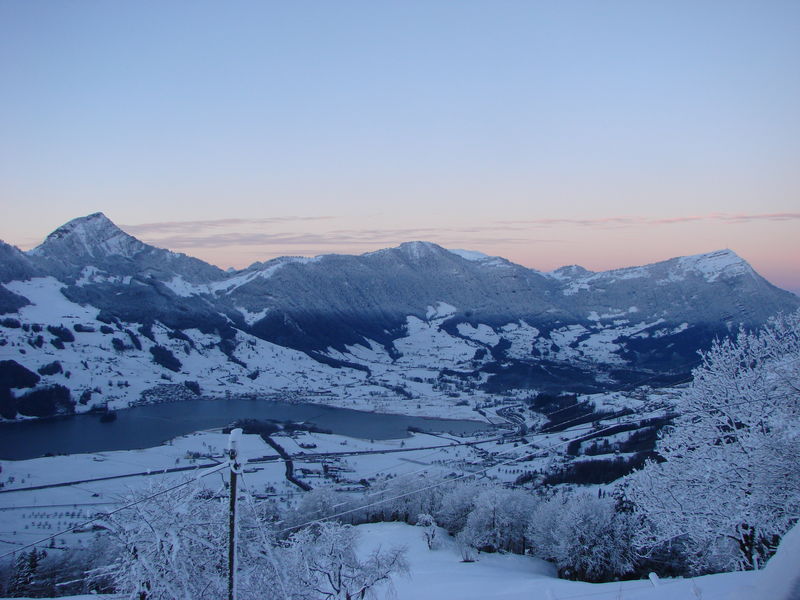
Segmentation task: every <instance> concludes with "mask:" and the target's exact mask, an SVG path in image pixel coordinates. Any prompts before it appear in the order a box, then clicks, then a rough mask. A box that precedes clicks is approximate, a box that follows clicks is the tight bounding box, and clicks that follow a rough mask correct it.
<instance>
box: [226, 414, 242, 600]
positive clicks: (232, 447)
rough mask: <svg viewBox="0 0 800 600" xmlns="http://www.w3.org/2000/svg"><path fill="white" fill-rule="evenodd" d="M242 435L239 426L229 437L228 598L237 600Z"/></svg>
mask: <svg viewBox="0 0 800 600" xmlns="http://www.w3.org/2000/svg"><path fill="white" fill-rule="evenodd" d="M241 437H242V430H241V429H239V428H237V429H233V430H232V431H231V435H230V438H228V464H229V465H230V468H231V490H230V492H231V501H230V512H229V524H228V600H236V541H237V531H236V476H237V475H238V474H239V470H240V465H239V461H238V460H237V457H238V454H239V440H240V439H241Z"/></svg>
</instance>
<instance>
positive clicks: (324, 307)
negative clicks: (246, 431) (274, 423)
mask: <svg viewBox="0 0 800 600" xmlns="http://www.w3.org/2000/svg"><path fill="white" fill-rule="evenodd" d="M0 284H1V285H0V315H2V316H0V325H2V326H0V361H2V362H0V394H3V396H2V397H0V405H1V406H2V407H4V408H3V412H4V415H5V416H7V417H13V415H12V413H14V414H16V413H19V414H33V413H35V414H47V413H49V412H52V411H55V412H58V411H66V410H70V408H69V407H70V406H71V404H70V400H71V401H77V402H78V404H77V407H78V409H79V410H86V409H89V408H90V407H92V406H96V405H101V404H102V405H105V404H107V403H110V405H111V406H125V405H128V404H130V403H131V402H135V401H140V400H141V399H142V398H145V399H146V400H147V399H151V400H156V399H163V398H164V397H165V396H170V395H172V396H176V395H177V396H176V397H179V396H180V394H179V393H178V392H177V391H176V390H180V391H181V393H183V392H184V391H185V390H187V389H188V390H190V391H191V392H194V391H196V390H198V389H200V390H202V391H203V392H207V393H209V394H212V395H217V394H224V393H259V394H265V393H271V394H275V393H301V394H323V395H328V396H330V397H331V398H333V400H332V403H335V402H336V399H337V398H339V399H341V398H344V397H345V396H346V397H348V398H353V397H357V398H362V400H363V402H362V404H365V403H366V404H365V405H369V406H373V407H374V406H379V404H380V403H392V402H394V401H397V402H403V403H407V404H408V403H414V402H417V401H418V400H420V399H424V398H427V397H431V396H441V397H443V398H452V399H453V401H454V402H455V401H457V399H458V398H460V397H462V395H463V394H464V393H465V392H466V391H468V390H472V391H474V392H476V393H480V392H483V393H498V392H502V393H507V392H509V390H513V389H530V390H540V391H541V390H561V389H564V390H571V391H594V390H601V389H610V388H613V387H614V386H619V385H626V384H629V383H632V382H637V381H652V382H664V381H669V380H677V379H679V378H681V377H685V376H686V375H687V373H688V372H689V371H690V369H691V367H692V366H693V365H694V364H696V361H697V351H698V349H702V348H705V347H707V346H708V344H709V343H710V342H711V340H712V339H713V338H714V337H715V336H724V335H728V334H730V333H731V332H734V331H736V330H737V329H738V327H739V326H744V327H756V326H759V325H760V324H762V323H763V322H764V321H765V320H766V319H767V318H769V317H770V316H771V315H773V314H775V313H776V312H778V311H784V312H788V311H792V310H795V309H796V308H797V307H798V306H800V299H798V297H797V296H795V295H794V294H791V293H789V292H787V291H784V290H781V289H779V288H776V287H775V286H773V285H771V284H770V283H769V282H768V281H766V280H765V279H764V278H762V277H761V276H760V275H758V274H757V273H756V272H755V271H754V270H753V269H752V267H750V265H749V264H748V263H747V262H746V261H744V260H743V259H741V258H740V257H739V256H737V255H736V254H735V253H734V252H732V251H730V250H720V251H717V252H712V253H709V254H701V255H697V256H688V257H681V258H673V259H670V260H667V261H664V262H659V263H655V264H652V265H647V266H641V267H630V268H625V269H617V270H613V271H605V272H599V273H594V272H591V271H587V270H586V269H583V268H581V267H579V266H569V267H562V268H560V269H557V270H556V271H553V272H540V271H536V270H533V269H529V268H526V267H523V266H520V265H517V264H514V263H512V262H510V261H508V260H506V259H503V258H500V257H491V256H486V255H484V254H481V253H478V252H469V251H463V250H447V249H445V248H442V247H441V246H438V245H436V244H433V243H430V242H409V243H405V244H401V245H400V246H398V247H396V248H389V249H385V250H379V251H377V252H370V253H367V254H363V255H360V256H348V255H325V256H318V257H315V258H302V257H283V258H278V259H275V260H270V261H267V262H263V263H261V262H259V263H255V264H253V265H251V266H250V267H247V268H246V269H242V270H239V271H223V270H221V269H219V268H217V267H215V266H213V265H210V264H207V263H205V262H203V261H201V260H198V259H196V258H192V257H189V256H186V255H183V254H177V253H174V252H170V251H168V250H163V249H159V248H155V247H153V246H150V245H148V244H145V243H143V242H141V241H139V240H137V239H136V238H135V237H133V236H130V235H128V234H127V233H125V232H124V231H122V230H121V229H119V228H118V227H117V226H116V225H114V224H113V223H112V222H111V221H110V220H109V219H107V218H106V217H105V216H104V215H103V214H102V213H95V214H92V215H89V216H86V217H81V218H78V219H75V220H73V221H70V222H69V223H67V224H65V225H63V226H62V227H59V228H58V229H57V230H55V231H54V232H53V233H51V234H50V235H49V236H48V237H47V239H46V240H45V241H44V242H43V243H42V244H41V245H39V246H37V247H36V248H34V249H33V250H30V251H28V252H22V251H20V250H19V249H17V248H15V247H13V246H10V245H8V244H4V243H2V242H0ZM56 365H57V366H56ZM20 369H22V370H20ZM24 372H28V373H30V374H31V375H34V374H35V377H32V376H27V375H25V374H24ZM26 377H27V379H26ZM34 378H36V379H37V381H36V382H34V383H30V382H31V381H32V380H33V379H34ZM25 382H27V383H25ZM187 383H188V384H189V385H188V387H186V384H187ZM28 384H30V385H28ZM53 386H62V387H63V388H65V389H66V390H67V393H68V394H69V399H70V400H63V398H62V400H61V401H59V402H50V401H49V400H44V401H43V400H41V399H40V400H36V402H38V403H39V404H41V406H39V405H37V404H36V402H33V401H31V400H30V398H29V396H30V395H31V394H33V393H34V392H38V391H41V390H43V389H52V388H53ZM3 388H4V389H5V391H3ZM26 388H31V390H32V391H25V389H26ZM59 389H60V388H59ZM170 390H172V391H170ZM59 393H60V394H61V395H62V396H63V395H64V394H65V392H64V391H61V392H59ZM45 396H46V394H45ZM26 398H27V400H26ZM370 399H372V400H374V402H372V401H371V400H370ZM32 402H33V404H34V405H36V406H35V407H34V408H31V407H30V406H29V405H30V404H31V403H32ZM370 402H371V403H370ZM42 406H43V407H44V408H42ZM37 407H38V408H37ZM401 410H402V409H401ZM25 411H27V413H26V412H25Z"/></svg>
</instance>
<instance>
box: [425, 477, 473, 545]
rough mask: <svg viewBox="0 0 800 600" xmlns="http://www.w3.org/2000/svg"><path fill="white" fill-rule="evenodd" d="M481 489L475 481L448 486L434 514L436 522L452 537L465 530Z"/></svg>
mask: <svg viewBox="0 0 800 600" xmlns="http://www.w3.org/2000/svg"><path fill="white" fill-rule="evenodd" d="M480 489H481V488H480V487H479V486H477V485H476V484H475V483H474V482H473V481H459V482H457V483H454V484H452V485H449V486H447V488H446V489H445V491H444V493H443V495H442V497H441V499H440V501H439V504H438V507H437V510H436V511H435V512H434V513H433V516H434V517H435V518H436V522H437V523H439V525H441V526H442V527H444V528H445V529H447V531H448V532H449V533H450V534H451V535H455V534H456V533H458V532H459V531H461V530H462V529H464V526H465V525H466V524H467V518H468V517H469V514H470V513H471V512H472V509H473V508H474V506H475V499H476V497H477V495H478V493H479V492H480Z"/></svg>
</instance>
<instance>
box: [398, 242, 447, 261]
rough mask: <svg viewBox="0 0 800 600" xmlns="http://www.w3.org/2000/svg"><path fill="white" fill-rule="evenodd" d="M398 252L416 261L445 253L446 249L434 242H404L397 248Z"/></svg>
mask: <svg viewBox="0 0 800 600" xmlns="http://www.w3.org/2000/svg"><path fill="white" fill-rule="evenodd" d="M397 250H398V251H400V252H401V253H402V254H404V255H406V256H408V257H409V258H412V259H415V260H419V259H421V258H425V257H427V256H433V255H436V254H439V253H441V252H443V251H445V250H444V248H442V247H441V246H439V245H437V244H434V243H433V242H403V243H402V244H400V245H399V246H398V247H397Z"/></svg>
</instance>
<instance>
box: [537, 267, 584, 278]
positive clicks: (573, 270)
mask: <svg viewBox="0 0 800 600" xmlns="http://www.w3.org/2000/svg"><path fill="white" fill-rule="evenodd" d="M544 275H549V276H550V277H552V278H554V279H582V278H583V277H589V276H590V275H594V271H590V270H589V269H584V268H583V267H582V266H580V265H566V266H564V267H559V268H558V269H556V270H555V271H550V272H549V273H544Z"/></svg>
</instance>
